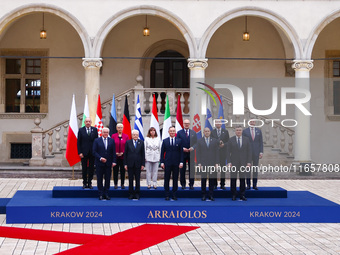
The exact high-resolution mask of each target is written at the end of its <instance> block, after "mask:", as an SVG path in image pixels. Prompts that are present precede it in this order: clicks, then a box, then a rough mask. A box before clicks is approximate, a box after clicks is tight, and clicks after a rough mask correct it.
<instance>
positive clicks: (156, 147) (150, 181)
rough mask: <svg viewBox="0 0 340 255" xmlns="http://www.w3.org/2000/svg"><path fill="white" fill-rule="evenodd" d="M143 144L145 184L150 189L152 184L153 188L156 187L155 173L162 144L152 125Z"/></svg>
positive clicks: (156, 172)
mask: <svg viewBox="0 0 340 255" xmlns="http://www.w3.org/2000/svg"><path fill="white" fill-rule="evenodd" d="M144 146H145V169H146V184H147V185H148V189H150V188H151V186H153V187H154V189H157V174H158V166H159V160H160V155H161V146H162V144H161V139H160V138H159V137H158V134H157V132H156V129H155V128H154V127H151V128H150V129H149V131H148V134H147V137H146V138H145V141H144Z"/></svg>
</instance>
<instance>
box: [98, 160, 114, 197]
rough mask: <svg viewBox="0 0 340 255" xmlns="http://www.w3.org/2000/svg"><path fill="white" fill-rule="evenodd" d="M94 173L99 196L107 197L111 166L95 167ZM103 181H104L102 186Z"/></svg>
mask: <svg viewBox="0 0 340 255" xmlns="http://www.w3.org/2000/svg"><path fill="white" fill-rule="evenodd" d="M96 171H97V187H98V193H99V196H102V195H108V192H109V189H110V181H111V166H97V168H96ZM103 179H104V180H105V184H104V186H103Z"/></svg>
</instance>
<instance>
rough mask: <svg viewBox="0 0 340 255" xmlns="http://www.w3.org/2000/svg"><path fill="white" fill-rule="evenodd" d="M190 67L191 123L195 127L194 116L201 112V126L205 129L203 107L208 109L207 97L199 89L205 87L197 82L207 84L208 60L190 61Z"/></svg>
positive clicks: (190, 59)
mask: <svg viewBox="0 0 340 255" xmlns="http://www.w3.org/2000/svg"><path fill="white" fill-rule="evenodd" d="M188 67H189V69H190V97H189V100H190V111H189V113H190V121H191V127H193V126H194V115H195V114H196V113H197V111H199V115H200V117H201V125H202V127H203V124H204V123H203V120H202V112H201V109H202V106H203V107H206V96H205V95H204V92H203V91H202V90H200V89H197V87H201V88H203V85H200V84H198V83H197V82H205V69H206V68H207V67H208V59H192V58H189V59H188Z"/></svg>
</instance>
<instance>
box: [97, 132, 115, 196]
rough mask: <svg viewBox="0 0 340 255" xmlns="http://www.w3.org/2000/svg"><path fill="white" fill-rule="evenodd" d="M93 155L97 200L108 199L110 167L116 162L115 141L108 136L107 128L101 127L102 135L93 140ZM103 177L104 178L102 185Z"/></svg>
mask: <svg viewBox="0 0 340 255" xmlns="http://www.w3.org/2000/svg"><path fill="white" fill-rule="evenodd" d="M93 155H94V156H95V165H96V171H97V187H98V192H99V200H103V199H106V200H110V197H109V195H108V191H109V189H110V180H111V168H112V167H114V166H115V165H116V164H117V161H116V145H115V141H114V140H113V139H112V138H111V137H109V129H108V128H103V131H102V137H98V138H97V139H96V140H94V142H93ZM103 178H104V179H105V185H104V187H103Z"/></svg>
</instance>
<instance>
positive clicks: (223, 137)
mask: <svg viewBox="0 0 340 255" xmlns="http://www.w3.org/2000/svg"><path fill="white" fill-rule="evenodd" d="M211 136H212V137H214V138H216V139H217V140H218V142H219V152H218V153H219V156H220V157H219V158H220V159H219V164H220V166H221V167H223V166H225V165H226V159H227V150H226V148H227V142H228V141H229V132H228V130H226V129H224V128H222V122H221V120H219V119H217V120H215V128H214V130H213V131H211ZM220 184H221V189H225V173H224V172H221V183H220ZM215 186H217V178H216V181H215Z"/></svg>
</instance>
